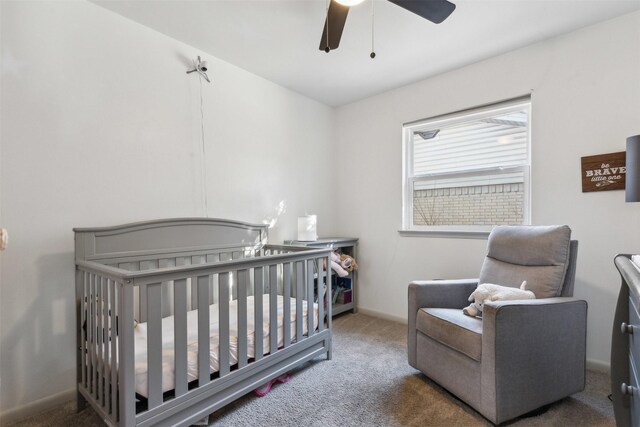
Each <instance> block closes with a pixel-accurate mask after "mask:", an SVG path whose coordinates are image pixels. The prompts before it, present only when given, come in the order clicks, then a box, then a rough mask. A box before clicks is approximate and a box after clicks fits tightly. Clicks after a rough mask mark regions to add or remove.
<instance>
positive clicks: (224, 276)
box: [218, 273, 230, 378]
mask: <svg viewBox="0 0 640 427" xmlns="http://www.w3.org/2000/svg"><path fill="white" fill-rule="evenodd" d="M219 281H220V285H219V287H218V293H219V298H218V311H219V314H220V319H219V322H220V334H219V337H220V342H219V347H218V349H219V354H218V360H219V362H220V368H219V370H218V372H219V373H220V378H222V377H223V376H225V375H227V374H228V373H229V283H230V282H229V273H220V278H219Z"/></svg>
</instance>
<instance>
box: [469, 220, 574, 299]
mask: <svg viewBox="0 0 640 427" xmlns="http://www.w3.org/2000/svg"><path fill="white" fill-rule="evenodd" d="M570 241H571V229H570V228H569V227H568V226H566V225H553V226H505V225H500V226H497V227H495V228H494V229H493V231H491V234H490V235H489V242H488V246H487V257H486V258H485V260H484V263H483V265H482V270H481V271H480V278H479V279H480V281H479V283H495V284H497V285H502V286H512V287H519V286H520V285H521V284H522V281H523V280H526V281H527V289H528V290H531V291H533V293H534V294H535V295H536V298H551V297H556V296H559V295H560V294H561V292H562V285H563V283H564V279H565V275H566V272H567V265H568V264H569V258H570V257H569V253H570V251H569V244H570Z"/></svg>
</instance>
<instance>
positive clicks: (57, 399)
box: [0, 388, 76, 425]
mask: <svg viewBox="0 0 640 427" xmlns="http://www.w3.org/2000/svg"><path fill="white" fill-rule="evenodd" d="M75 398H76V389H75V388H73V389H71V390H66V391H63V392H60V393H57V394H54V395H53V396H47V397H44V398H42V399H39V400H36V401H35V402H30V403H27V404H26V405H23V406H20V407H17V408H13V409H9V410H7V411H4V412H2V413H0V425H3V424H6V423H10V422H14V421H19V420H21V419H23V418H27V417H29V416H31V415H35V414H38V413H41V412H45V411H47V410H49V409H52V408H55V407H57V406H60V405H63V404H65V403H67V402H69V401H70V400H75Z"/></svg>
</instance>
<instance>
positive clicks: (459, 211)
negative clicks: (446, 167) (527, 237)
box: [413, 183, 524, 225]
mask: <svg viewBox="0 0 640 427" xmlns="http://www.w3.org/2000/svg"><path fill="white" fill-rule="evenodd" d="M413 195H414V199H413V202H414V203H413V204H414V207H413V220H414V224H415V225H494V224H495V225H498V224H501V225H517V224H522V223H523V222H524V213H523V206H524V184H522V183H514V184H496V185H478V186H470V187H452V188H441V189H434V190H416V191H414V193H413Z"/></svg>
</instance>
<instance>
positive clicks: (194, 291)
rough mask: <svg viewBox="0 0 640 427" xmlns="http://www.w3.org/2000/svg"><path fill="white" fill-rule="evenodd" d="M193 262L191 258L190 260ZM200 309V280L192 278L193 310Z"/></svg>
mask: <svg viewBox="0 0 640 427" xmlns="http://www.w3.org/2000/svg"><path fill="white" fill-rule="evenodd" d="M189 261H191V258H189ZM197 308H198V278H197V277H192V278H191V310H195V309H197Z"/></svg>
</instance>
